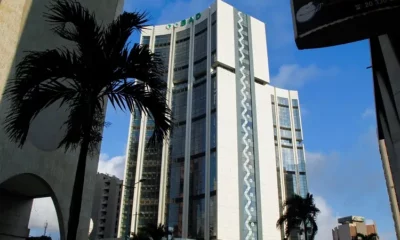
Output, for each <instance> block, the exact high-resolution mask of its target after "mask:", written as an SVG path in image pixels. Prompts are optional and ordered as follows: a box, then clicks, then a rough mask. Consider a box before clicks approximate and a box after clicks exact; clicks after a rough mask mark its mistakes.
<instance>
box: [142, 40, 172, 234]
mask: <svg viewBox="0 0 400 240" xmlns="http://www.w3.org/2000/svg"><path fill="white" fill-rule="evenodd" d="M170 39H171V34H166V35H159V36H156V37H155V42H154V53H155V54H157V55H158V56H159V57H160V58H161V60H162V62H163V65H164V67H165V69H166V70H167V69H168V65H169V52H170V45H171V40H170ZM167 73H168V71H166V72H165V74H164V76H163V80H164V81H165V82H166V81H167V78H168V75H167ZM153 131H154V120H153V119H152V118H151V116H149V117H148V120H147V124H146V138H145V143H146V144H147V143H148V140H149V139H150V137H151V136H152V134H153ZM161 162H162V143H157V144H156V145H153V146H152V145H148V146H146V148H145V151H144V157H143V165H142V167H143V169H142V179H145V181H143V182H142V183H141V184H140V187H141V192H140V207H139V212H137V213H135V214H138V215H139V223H138V227H139V228H141V227H144V226H146V225H147V224H157V220H158V219H157V217H158V203H159V194H160V176H161Z"/></svg>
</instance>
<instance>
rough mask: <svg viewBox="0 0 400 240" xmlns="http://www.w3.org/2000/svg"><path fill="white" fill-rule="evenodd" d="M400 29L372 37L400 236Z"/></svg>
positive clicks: (384, 155)
mask: <svg viewBox="0 0 400 240" xmlns="http://www.w3.org/2000/svg"><path fill="white" fill-rule="evenodd" d="M399 40H400V34H399V33H398V32H397V31H394V32H391V33H388V34H384V35H381V36H376V37H372V38H371V39H370V48H371V60H372V73H373V82H374V95H375V109H376V117H377V118H376V120H377V126H378V136H377V137H378V142H379V150H380V153H381V159H382V165H383V169H384V173H385V179H386V186H387V190H388V193H389V200H390V206H391V210H392V215H393V220H394V227H395V230H396V235H397V238H398V239H400V212H399V208H400V204H399V198H400V164H399V163H400V144H399V143H400V142H399V139H400V131H399V129H400V118H399V114H400V102H399V100H400V99H399V98H398V97H397V92H398V91H399V90H400V86H399V85H398V84H397V81H398V74H397V73H398V72H399V71H400V65H399V58H400V51H399V47H398V42H399Z"/></svg>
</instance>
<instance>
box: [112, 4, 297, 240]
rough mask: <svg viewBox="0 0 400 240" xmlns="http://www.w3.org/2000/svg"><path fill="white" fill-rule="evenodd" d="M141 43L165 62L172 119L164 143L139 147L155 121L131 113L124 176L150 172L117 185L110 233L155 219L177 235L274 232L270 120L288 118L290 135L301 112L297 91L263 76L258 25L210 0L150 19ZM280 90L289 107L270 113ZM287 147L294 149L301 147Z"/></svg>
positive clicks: (268, 239)
mask: <svg viewBox="0 0 400 240" xmlns="http://www.w3.org/2000/svg"><path fill="white" fill-rule="evenodd" d="M141 43H142V44H146V45H149V47H150V49H151V50H152V51H154V52H156V53H158V54H160V56H161V57H162V58H163V60H164V64H165V65H166V66H167V67H168V72H167V73H166V74H165V77H164V79H165V81H167V83H168V87H169V91H168V93H167V99H168V101H169V104H170V105H171V108H172V112H173V118H174V127H173V130H172V133H171V136H170V139H169V140H168V141H165V142H164V143H163V145H162V146H158V147H155V148H151V149H145V144H146V140H147V139H148V138H149V137H150V135H151V133H152V128H153V125H154V122H153V121H152V120H151V119H148V118H147V117H146V116H144V115H141V114H139V113H138V112H136V113H135V114H134V115H133V116H132V119H131V128H130V133H129V141H128V150H127V162H126V168H125V179H124V182H125V184H127V185H131V186H132V185H134V184H135V183H137V182H139V181H140V180H141V179H151V181H148V180H146V181H144V182H142V183H140V184H138V185H136V186H137V187H136V188H135V189H134V191H132V189H125V190H124V192H123V196H122V201H124V202H125V204H123V205H122V206H123V207H122V211H121V219H120V230H119V235H118V236H119V237H126V236H128V235H129V233H130V232H135V231H136V230H137V229H138V228H139V227H141V226H144V225H145V224H147V223H153V224H157V223H162V224H165V225H167V226H169V227H172V228H173V235H174V236H175V237H178V238H179V237H182V238H188V239H199V238H200V239H203V238H204V239H207V240H208V239H229V240H235V239H249V240H252V239H264V240H277V239H281V234H280V231H279V230H277V229H276V221H277V220H278V218H279V215H280V210H279V194H278V192H280V191H281V189H280V186H279V187H278V179H281V178H280V177H279V178H278V177H277V166H276V164H277V161H276V159H277V158H276V156H275V150H276V149H277V150H278V151H279V149H283V147H282V146H281V145H279V148H278V145H277V147H275V146H276V145H275V140H274V138H275V137H274V123H275V120H274V119H275V118H278V119H280V118H282V119H284V120H285V121H287V119H286V117H288V118H289V120H288V121H289V124H291V125H289V129H291V126H292V125H293V131H292V135H291V136H293V139H296V133H297V132H296V130H295V129H297V128H299V127H300V126H297V123H300V122H299V121H300V120H299V118H295V117H294V115H296V114H297V113H299V111H296V113H295V110H296V109H297V110H298V96H297V92H295V91H286V90H283V89H276V88H274V87H272V86H270V85H268V84H269V82H270V79H269V69H268V55H267V44H266V33H265V24H264V23H262V22H260V21H259V20H257V19H255V18H252V17H250V16H248V15H246V14H244V13H242V12H240V11H238V10H236V9H234V8H233V7H232V6H230V5H228V4H226V3H224V2H223V1H220V0H217V1H216V2H215V3H214V4H213V5H211V6H210V7H209V8H208V9H206V10H205V11H203V12H201V13H197V14H196V15H195V16H192V17H188V18H187V19H184V20H181V21H179V22H177V23H172V24H166V25H159V26H153V27H148V29H147V31H145V32H144V33H143V34H142V39H141ZM271 97H272V98H271ZM282 97H283V98H285V99H286V100H287V101H288V102H289V101H290V111H291V113H290V114H289V115H287V116H286V115H285V116H282V117H279V116H280V115H279V114H277V115H276V116H275V115H273V111H272V109H273V108H274V109H275V105H273V102H275V101H278V100H277V99H279V100H280V99H281V98H282ZM292 100H293V101H294V100H296V101H297V103H296V106H292ZM293 104H294V103H293ZM285 107H288V109H289V103H287V106H285ZM276 108H277V109H279V106H276ZM296 116H297V115H296ZM295 122H296V127H297V128H296V127H295V126H294V125H295ZM282 124H283V123H282ZM277 127H278V129H279V128H280V127H281V126H280V125H279V124H278V126H277ZM285 127H286V128H287V126H283V125H282V128H285ZM275 128H276V126H275ZM286 128H285V129H286ZM300 128H301V127H300ZM289 131H290V130H289ZM300 135H301V132H300ZM297 139H298V140H300V137H297ZM301 139H302V137H301ZM293 141H296V140H293ZM291 146H292V150H293V151H292V155H294V154H295V153H294V152H296V151H294V150H295V149H296V147H300V146H297V145H296V143H295V144H293V145H291ZM278 154H280V153H279V152H278ZM303 157H304V155H303ZM278 159H283V158H282V157H280V158H278ZM284 159H286V158H284ZM291 160H293V161H296V163H293V164H297V158H296V159H295V158H292V159H291ZM278 163H279V161H278ZM296 166H297V165H296ZM282 169H283V168H282ZM285 171H286V170H282V174H285V173H286V172H285ZM301 172H302V171H301ZM296 173H297V175H299V172H298V171H295V174H296ZM282 181H283V180H282ZM284 182H285V181H283V183H282V184H284ZM292 187H293V184H292ZM284 189H285V188H284ZM282 191H283V192H285V191H284V190H282ZM296 193H297V191H296ZM285 194H286V192H285ZM290 194H292V193H290Z"/></svg>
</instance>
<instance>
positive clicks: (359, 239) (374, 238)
mask: <svg viewBox="0 0 400 240" xmlns="http://www.w3.org/2000/svg"><path fill="white" fill-rule="evenodd" d="M353 239H354V240H378V239H379V237H378V234H376V233H370V234H368V235H364V234H362V233H357V235H356V236H355V237H353Z"/></svg>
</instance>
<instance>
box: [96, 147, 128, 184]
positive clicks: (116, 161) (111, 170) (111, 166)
mask: <svg viewBox="0 0 400 240" xmlns="http://www.w3.org/2000/svg"><path fill="white" fill-rule="evenodd" d="M124 169H125V156H116V157H112V158H110V157H109V156H108V155H107V154H103V153H102V154H100V159H99V167H98V172H101V173H107V174H110V175H114V176H116V177H118V178H119V179H123V177H124Z"/></svg>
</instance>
